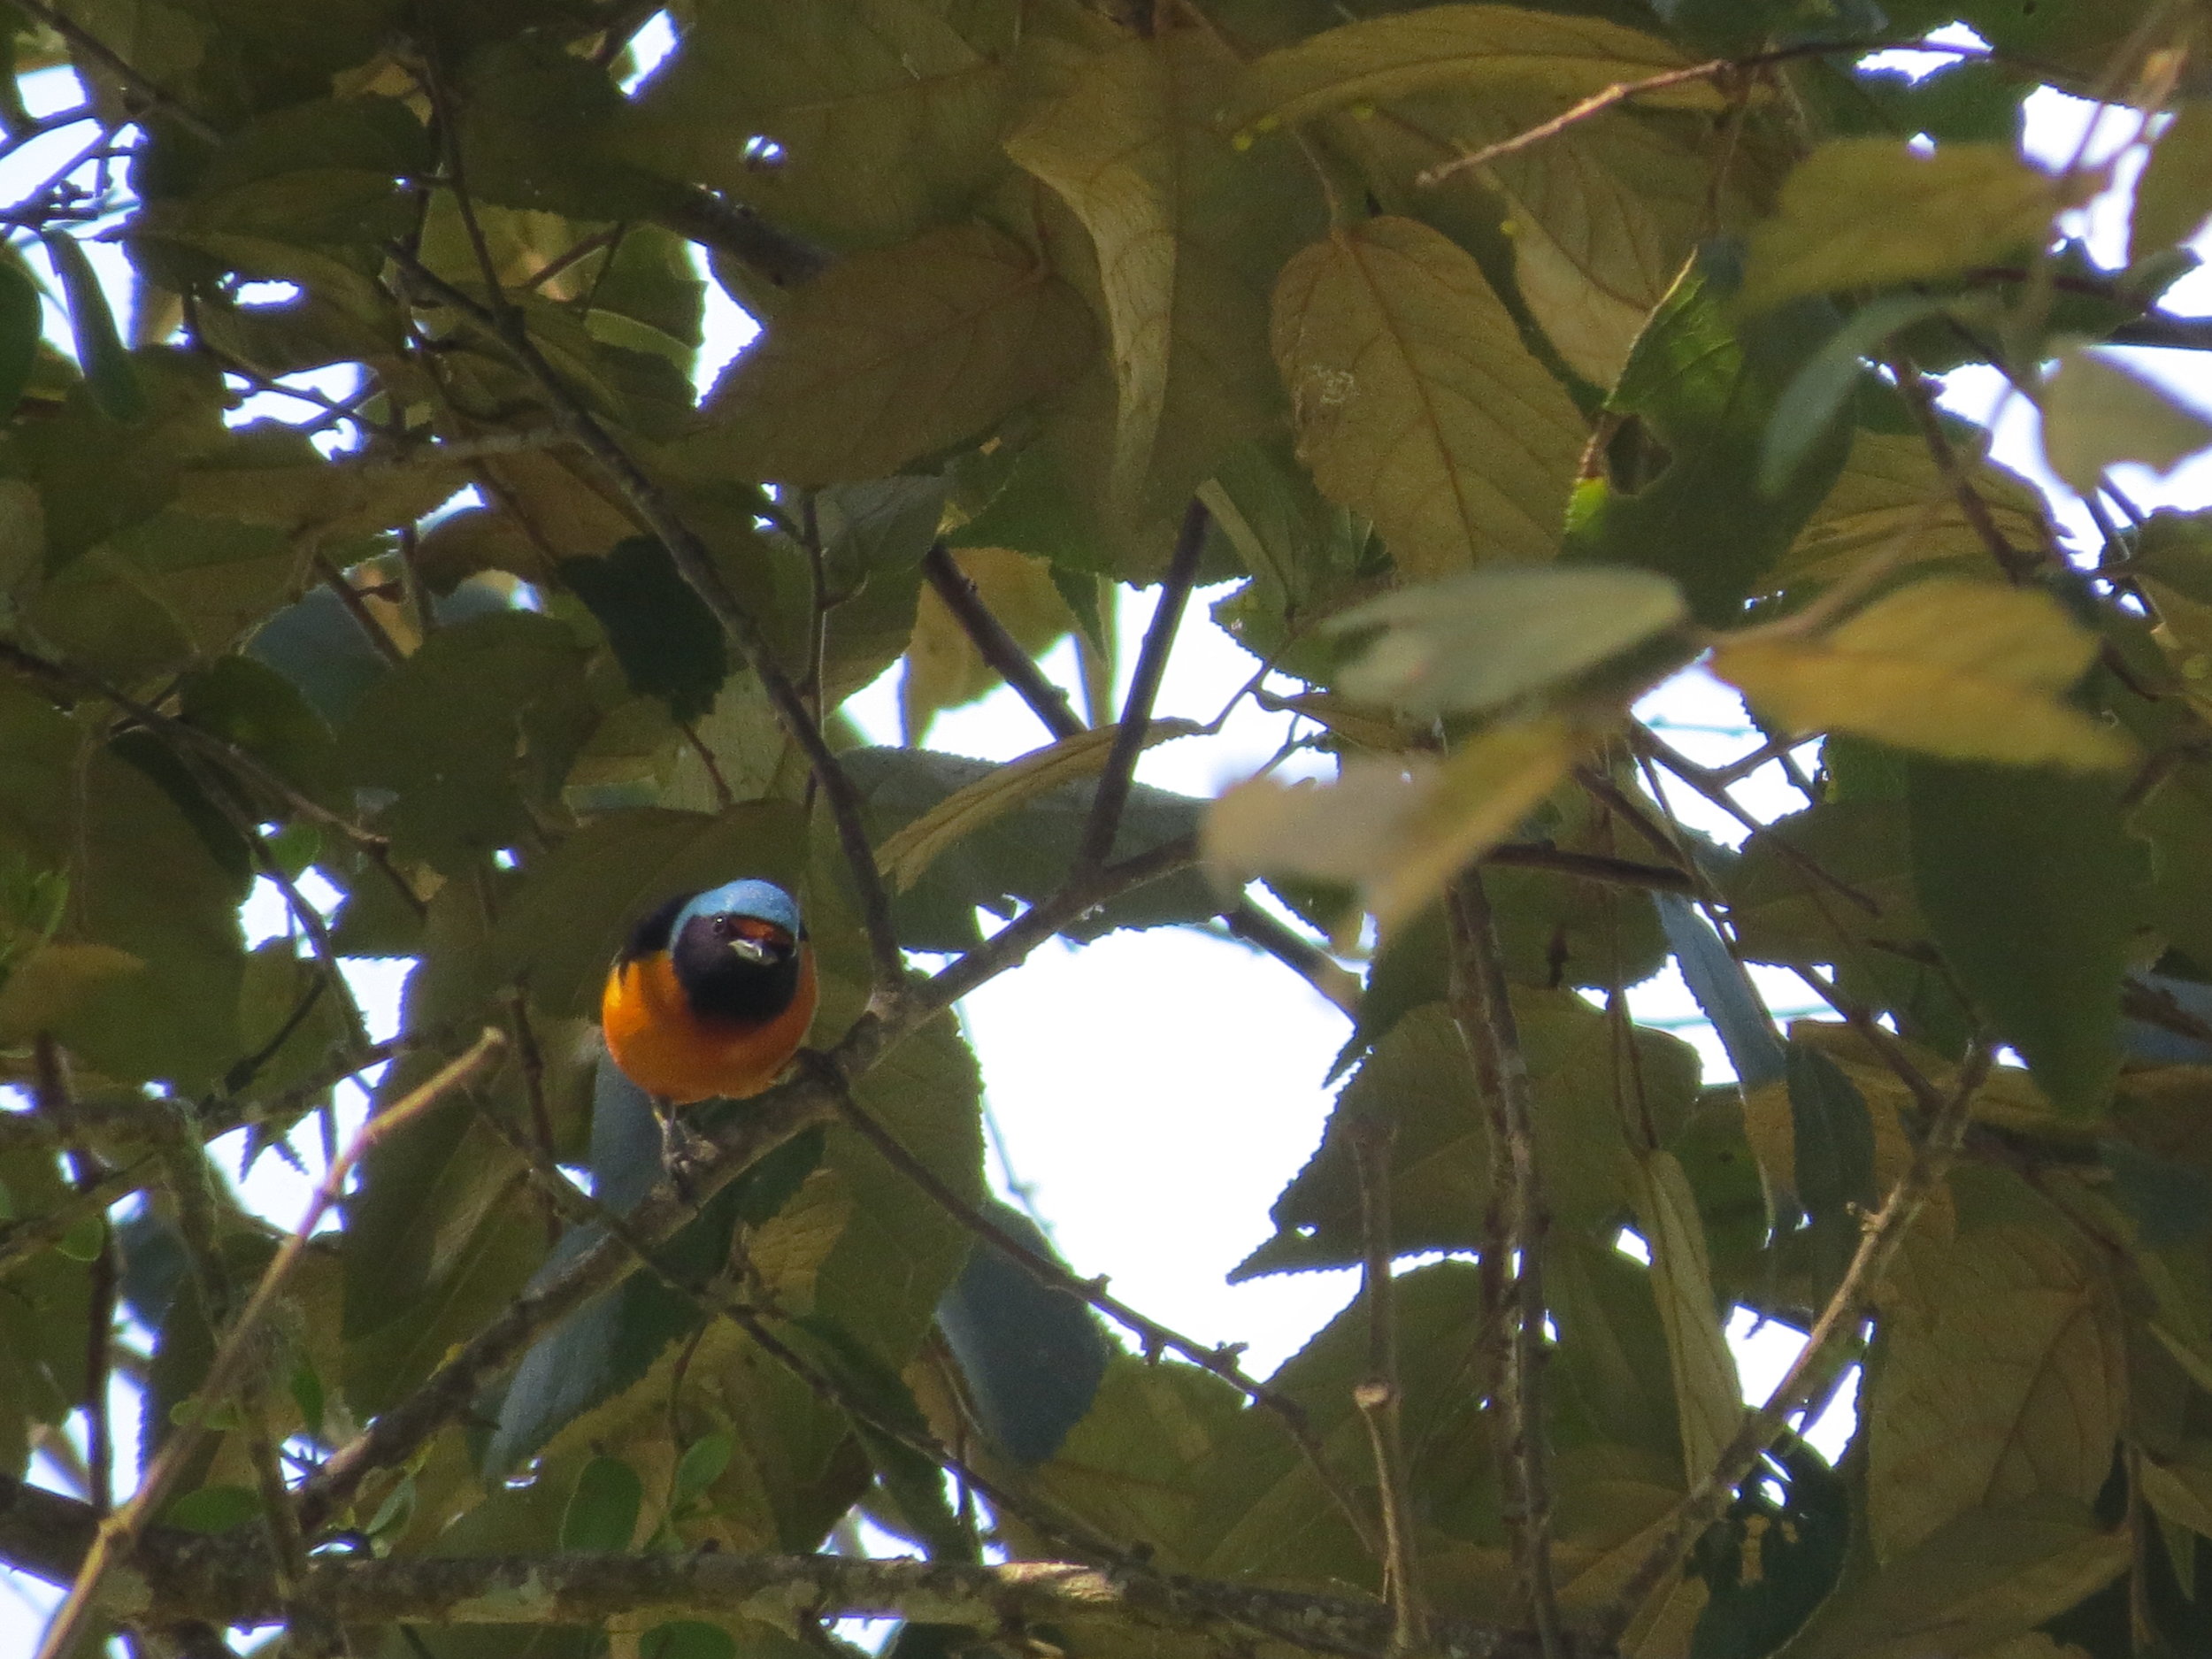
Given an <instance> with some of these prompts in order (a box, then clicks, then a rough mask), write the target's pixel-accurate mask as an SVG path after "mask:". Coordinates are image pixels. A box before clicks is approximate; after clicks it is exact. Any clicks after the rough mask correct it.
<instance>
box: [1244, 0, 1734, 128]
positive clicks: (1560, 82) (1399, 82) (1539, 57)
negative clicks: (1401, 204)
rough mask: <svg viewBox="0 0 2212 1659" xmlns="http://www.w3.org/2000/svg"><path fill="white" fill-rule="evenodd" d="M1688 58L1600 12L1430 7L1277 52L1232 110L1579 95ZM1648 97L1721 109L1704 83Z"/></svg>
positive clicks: (1319, 110)
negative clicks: (1480, 93) (1477, 91)
mask: <svg viewBox="0 0 2212 1659" xmlns="http://www.w3.org/2000/svg"><path fill="white" fill-rule="evenodd" d="M1690 61H1691V60H1690V59H1689V58H1686V57H1685V56H1684V55H1683V54H1682V52H1681V51H1680V50H1678V49H1677V48H1676V47H1674V46H1672V45H1671V44H1669V43H1668V42H1665V41H1663V40H1661V39H1659V38H1658V37H1657V36H1655V35H1646V34H1643V33H1641V32H1640V31H1638V30H1635V29H1629V28H1623V27H1620V25H1618V24H1617V23H1608V22H1604V21H1602V20H1601V19H1597V18H1569V17H1554V16H1551V15H1549V14H1547V13H1544V12H1524V11H1521V10H1520V9H1518V8H1517V7H1514V6H1495V5H1438V6H1424V7H1421V8H1419V9H1417V10H1415V11H1411V12H1399V13H1395V14H1394V15H1391V16H1387V17H1378V18H1369V19H1364V20H1363V21H1360V22H1356V23H1348V24H1346V25H1344V26H1343V27H1340V28H1333V29H1327V30H1325V31H1324V32H1322V33H1321V34H1319V35H1311V36H1310V37H1308V38H1307V39H1305V40H1302V41H1300V42H1298V43H1297V44H1296V45H1294V46H1286V47H1285V48H1283V49H1282V50H1280V51H1275V52H1270V53H1269V54H1268V55H1267V56H1266V57H1264V58H1261V59H1259V61H1258V62H1256V63H1255V64H1254V65H1252V66H1251V67H1250V68H1249V69H1248V70H1247V71H1245V73H1244V75H1243V77H1242V78H1241V79H1240V81H1239V82H1238V83H1237V87H1236V90H1235V92H1234V94H1233V96H1232V97H1231V99H1230V119H1231V121H1232V122H1233V124H1235V125H1237V126H1239V127H1250V126H1253V125H1255V124H1257V125H1260V126H1263V127H1267V126H1273V125H1275V124H1277V123H1279V122H1291V121H1303V120H1308V119H1311V118H1312V117H1314V116H1316V115H1320V114H1325V113H1326V112H1327V111H1331V110H1341V109H1345V108H1347V107H1349V106H1352V105H1356V104H1371V103H1374V102H1377V101H1379V100H1382V99H1386V98H1404V97H1410V96H1414V95H1415V94H1417V93H1423V92H1439V91H1452V90H1464V89H1467V88H1484V89H1490V88H1500V87H1512V88H1527V89H1529V90H1531V91H1534V92H1540V93H1544V94H1547V95H1548V96H1550V97H1552V98H1554V99H1556V100H1558V101H1559V102H1561V103H1570V102H1572V101H1574V100H1576V99H1579V98H1584V97H1587V96H1589V95H1590V94H1592V93H1594V92H1601V91H1603V90H1604V89H1605V88H1608V87H1609V86H1612V85H1614V84H1615V83H1617V82H1619V81H1641V80H1645V79H1647V77H1649V76H1652V75H1655V74H1660V73H1664V72H1665V71H1667V70H1670V69H1678V68H1682V67H1684V66H1685V65H1687V64H1689V63H1690ZM1647 96H1648V97H1649V99H1650V100H1651V101H1652V102H1655V103H1663V104H1674V105H1678V106H1682V107H1686V108H1691V109H1706V110H1709V109H1717V108H1719V107H1720V97H1719V95H1718V94H1717V93H1716V92H1715V91H1714V89H1713V88H1712V86H1711V84H1710V83H1709V81H1686V82H1684V83H1683V84H1681V85H1679V86H1676V87H1671V88H1666V89H1664V90H1663V91H1662V92H1658V93H1654V94H1649V95H1647Z"/></svg>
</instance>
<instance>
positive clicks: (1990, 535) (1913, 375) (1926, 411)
mask: <svg viewBox="0 0 2212 1659" xmlns="http://www.w3.org/2000/svg"><path fill="white" fill-rule="evenodd" d="M1884 366H1886V368H1887V369H1888V370H1889V372H1890V374H1891V375H1892V377H1893V379H1894V380H1896V382H1897V389H1898V391H1899V393H1901V395H1902V396H1903V398H1904V402H1905V407H1906V409H1907V410H1908V411H1909V412H1910V413H1911V415H1912V419H1913V425H1914V426H1916V427H1917V428H1918V429H1919V433H1920V440H1921V442H1923V443H1924V444H1925V445H1926V446H1927V449H1928V457H1929V459H1931V460H1932V461H1933V462H1934V463H1935V465H1936V471H1937V472H1939V473H1940V474H1942V477H1943V481H1944V483H1945V484H1946V485H1947V487H1948V488H1949V489H1950V491H1951V496H1952V499H1953V500H1955V501H1956V502H1957V503H1958V504H1959V511H1960V512H1961V513H1962V515H1963V516H1964V517H1965V519H1966V522H1967V525H1968V526H1969V527H1970V528H1971V529H1972V530H1973V532H1974V534H1976V535H1977V536H1978V537H1979V538H1980V539H1981V543H1982V545H1983V546H1984V547H1985V548H1987V549H1989V557H1991V558H1993V559H1994V560H1995V561H1996V562H1997V568H1998V569H1999V570H2001V571H2002V572H2004V574H2005V580H2008V581H2011V582H2024V581H2026V580H2028V579H2029V578H2031V577H2032V576H2033V575H2034V574H2035V572H2037V571H2039V570H2040V569H2041V568H2042V567H2043V565H2044V563H2045V561H2044V557H2043V555H2042V554H2041V553H2039V552H2029V551H2026V550H2024V549H2020V548H2016V547H2015V546H2013V545H2012V543H2011V542H2010V541H2008V540H2007V539H2006V537H2005V533H2004V531H2003V530H2002V529H2001V528H1999V527H1998V524H1997V520H1996V518H1994V517H1993V516H1992V514H1991V513H1990V511H1989V503H1987V502H1985V501H1984V500H1983V499H1982V493H1981V491H1979V490H1978V489H1976V488H1974V480H1972V479H1971V478H1970V477H1969V476H1968V475H1967V472H1966V468H1965V466H1964V465H1962V463H1961V462H1960V460H1959V454H1958V450H1957V449H1955V447H1953V445H1952V442H1951V435H1950V434H1948V433H1947V432H1946V431H1944V430H1943V417H1942V416H1941V415H1940V414H1939V413H1938V412H1937V410H1936V402H1935V390H1934V388H1932V387H1931V386H1930V385H1929V384H1928V377H1927V376H1926V375H1924V374H1923V373H1921V372H1920V370H1919V369H1918V368H1917V367H1916V366H1915V365H1913V364H1912V363H1910V362H1909V361H1908V360H1907V359H1905V358H1904V357H1892V358H1891V359H1890V360H1889V361H1888V363H1887V364H1886V365H1884Z"/></svg>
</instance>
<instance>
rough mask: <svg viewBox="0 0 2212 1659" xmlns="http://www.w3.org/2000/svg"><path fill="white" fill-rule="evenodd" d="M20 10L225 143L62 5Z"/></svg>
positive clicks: (33, 0)
mask: <svg viewBox="0 0 2212 1659" xmlns="http://www.w3.org/2000/svg"><path fill="white" fill-rule="evenodd" d="M17 9H18V10H19V11H21V12H28V13H29V14H30V15H31V16H32V17H35V18H36V19H38V20H39V21H40V22H42V23H43V24H44V25H46V27H48V28H50V29H51V30H53V31H54V33H55V34H57V35H60V36H61V37H62V38H63V39H64V40H65V41H67V42H69V43H70V44H71V45H72V46H73V47H75V48H76V49H77V50H79V51H81V52H82V53H83V54H84V55H85V56H86V57H87V58H90V59H92V61H93V62H95V63H96V64H98V65H100V66H101V67H102V68H103V69H105V70H107V71H108V72H109V73H111V74H112V75H114V76H115V78H116V79H117V80H119V81H123V82H125V83H126V84H127V85H128V86H131V87H133V88H136V89H137V91H138V94H139V96H141V97H142V98H143V99H145V101H146V103H147V104H148V105H149V106H150V107H151V108H153V109H157V110H159V111H161V112H162V113H163V114H165V115H166V116H168V117H169V118H170V119H172V120H173V121H175V122H176V123H177V125H178V126H180V127H183V128H184V129H185V130H186V131H187V132H188V133H190V134H192V135H193V136H194V137H195V138H197V139H201V140H203V141H204V142H207V143H210V144H219V143H221V142H223V135H222V134H221V133H219V132H218V131H216V129H215V128H214V127H212V126H211V125H209V123H208V122H207V121H205V120H204V119H201V117H199V116H198V115H196V114H195V113H194V112H193V111H190V110H188V109H187V108H185V106H184V105H183V104H180V103H178V102H177V100H176V99H175V98H174V97H173V96H171V95H170V94H169V93H167V92H165V91H164V90H163V89H162V88H160V87H159V86H158V85H157V84H156V83H155V82H154V81H152V80H151V79H150V78H149V77H148V76H147V75H145V74H144V73H142V72H141V71H139V70H136V69H134V68H133V67H132V66H131V65H129V64H128V63H127V62H125V61H124V59H123V58H122V56H121V55H120V54H119V53H118V52H117V51H116V50H115V49H114V48H113V47H111V46H110V45H108V44H107V43H106V42H104V41H103V40H101V39H100V38H99V37H98V36H97V35H94V34H93V33H92V32H91V31H90V30H88V29H87V28H86V27H84V26H83V25H82V24H81V23H78V22H76V21H75V20H73V19H71V18H70V17H69V16H68V15H67V14H66V13H65V12H62V11H61V10H60V9H59V8H58V7H57V6H51V5H49V4H46V0H19V4H18V7H17Z"/></svg>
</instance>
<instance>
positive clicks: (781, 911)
mask: <svg viewBox="0 0 2212 1659" xmlns="http://www.w3.org/2000/svg"><path fill="white" fill-rule="evenodd" d="M816 996H817V987H816V983H815V977H814V950H813V947H812V946H811V945H810V944H809V943H808V942H807V936H806V928H805V926H803V924H802V923H801V921H800V918H799V906H798V902H797V901H796V900H795V899H794V898H793V897H792V896H791V895H789V894H788V893H786V892H785V891H784V890H783V889H782V888H781V887H778V886H776V885H775V884H774V883H773V882H771V881H759V880H744V881H731V882H727V883H726V884H724V885H723V886H721V887H710V888H709V889H708V890H707V891H706V892H704V893H691V894H680V895H677V896H676V897H674V898H672V899H670V900H669V901H668V902H666V903H664V904H663V905H661V906H660V907H659V908H657V910H653V911H652V912H651V913H650V914H649V915H648V916H646V917H645V918H643V919H642V920H641V921H640V922H639V923H638V925H637V926H636V927H635V928H634V929H633V930H632V931H631V933H630V938H629V941H628V942H627V943H626V944H625V945H624V946H623V948H622V949H621V952H620V954H618V956H616V957H615V959H614V966H613V968H612V969H611V970H610V971H609V972H608V974H607V985H606V989H605V990H604V991H603V993H602V994H601V995H600V999H599V1013H600V1021H601V1024H602V1025H603V1027H604V1028H605V1031H606V1035H607V1052H608V1053H609V1054H610V1055H611V1056H613V1057H614V1063H615V1064H617V1065H618V1066H619V1067H621V1068H622V1071H623V1072H624V1073H625V1074H626V1076H627V1077H628V1078H629V1079H630V1080H631V1081H632V1082H634V1083H635V1084H636V1085H637V1086H638V1087H640V1088H641V1089H643V1090H644V1091H645V1092H646V1093H647V1094H649V1095H650V1096H651V1097H652V1100H653V1110H654V1112H655V1114H656V1115H657V1117H658V1118H660V1122H661V1134H662V1141H663V1145H664V1148H665V1149H666V1150H667V1152H668V1155H669V1160H670V1164H671V1167H672V1168H674V1167H676V1166H677V1165H678V1164H680V1162H681V1160H682V1159H683V1157H684V1156H685V1155H686V1153H687V1149H688V1148H687V1145H686V1143H687V1141H690V1140H692V1139H694V1137H692V1136H691V1135H690V1132H689V1131H688V1130H686V1129H684V1128H682V1127H681V1126H680V1125H678V1123H677V1122H676V1118H675V1111H674V1109H675V1108H676V1107H679V1106H687V1105H689V1104H691V1103H692V1102H695V1101H703V1100H708V1099H711V1098H713V1097H715V1096H718V1095H719V1096H723V1097H725V1098H728V1099H735V1100H741V1099H743V1098H744V1097H745V1096H747V1095H749V1094H759V1093H760V1092H761V1091H762V1090H763V1089H764V1088H766V1087H768V1086H769V1085H770V1084H772V1083H773V1082H774V1081H775V1080H776V1079H777V1077H778V1075H779V1074H780V1073H781V1071H783V1069H784V1067H785V1066H786V1065H787V1064H789V1063H790V1060H791V1056H793V1055H795V1054H796V1053H797V1052H798V1050H799V1045H800V1044H801V1043H802V1042H803V1041H805V1040H806V1033H807V1027H808V1026H809V1025H811V1024H812V1023H813V1020H814V1005H815V1001H816Z"/></svg>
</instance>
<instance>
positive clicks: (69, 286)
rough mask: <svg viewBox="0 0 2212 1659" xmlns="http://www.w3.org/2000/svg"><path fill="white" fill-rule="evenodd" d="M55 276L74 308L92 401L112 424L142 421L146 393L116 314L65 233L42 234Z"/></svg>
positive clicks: (89, 266)
mask: <svg viewBox="0 0 2212 1659" xmlns="http://www.w3.org/2000/svg"><path fill="white" fill-rule="evenodd" d="M39 241H40V242H42V243H44V244H45V248H46V252H47V256H48V257H50V258H51V259H52V260H53V262H54V274H55V275H56V276H58V277H59V278H60V279H61V287H62V296H63V297H64V299H65V300H66V301H67V303H68V306H69V326H70V330H71V332H72V333H73V334H74V335H75V336H76V346H77V363H78V365H79V366H80V367H81V368H82V369H83V370H84V378H85V384H86V385H87V386H88V387H90V388H92V396H93V400H94V401H95V402H96V403H98V404H99V406H100V411H101V412H102V413H103V414H104V415H105V416H107V418H108V419H110V420H115V421H121V422H124V423H129V422H133V421H138V420H142V419H145V417H146V415H147V414H148V412H149V407H150V406H149V404H148V403H147V401H146V394H145V391H144V388H142V387H141V386H140V385H139V383H138V373H137V371H136V370H135V369H134V367H133V366H132V364H131V354H130V349H129V348H128V347H127V346H125V345H124V343H123V340H122V336H121V335H120V334H117V333H116V331H115V314H114V313H113V312H112V311H110V310H109V309H108V299H107V291H106V290H105V289H104V288H102V287H101V285H100V279H99V276H98V274H97V273H96V272H95V271H94V270H93V268H92V261H91V260H90V259H89V258H88V257H86V256H85V250H84V249H83V248H82V247H81V246H80V245H79V244H78V242H77V239H76V238H75V237H73V236H71V235H68V234H65V233H64V232H61V231H42V232H41V233H40V234H39Z"/></svg>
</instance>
